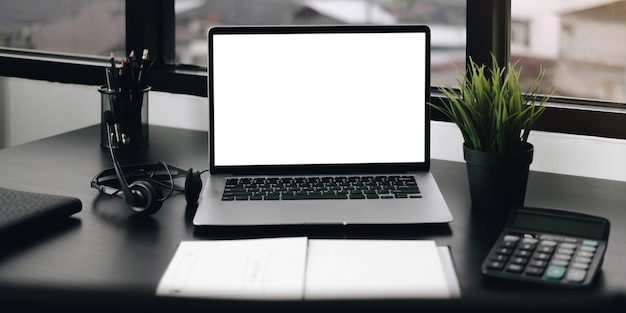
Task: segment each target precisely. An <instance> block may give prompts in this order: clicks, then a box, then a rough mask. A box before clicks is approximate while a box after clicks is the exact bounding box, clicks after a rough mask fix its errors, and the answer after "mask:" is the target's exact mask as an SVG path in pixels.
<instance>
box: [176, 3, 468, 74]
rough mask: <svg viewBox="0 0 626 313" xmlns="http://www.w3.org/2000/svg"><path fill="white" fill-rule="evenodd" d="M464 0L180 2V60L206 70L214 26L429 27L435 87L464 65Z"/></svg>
mask: <svg viewBox="0 0 626 313" xmlns="http://www.w3.org/2000/svg"><path fill="white" fill-rule="evenodd" d="M465 7H466V5H465V0H448V1H441V0H340V1H337V0H254V1H251V0H209V1H197V0H176V2H175V12H176V60H177V62H179V63H182V64H193V65H200V66H206V63H207V44H206V33H207V29H208V28H209V27H211V26H213V25H220V24H226V25H285V24H292V25H313V24H408V23H415V24H427V25H429V26H430V28H431V31H432V50H433V54H432V75H433V84H435V85H441V84H443V83H447V82H450V83H452V82H454V79H455V77H454V67H453V66H452V65H453V64H456V65H461V66H462V65H463V64H464V62H465V24H466V23H465V16H466V10H465Z"/></svg>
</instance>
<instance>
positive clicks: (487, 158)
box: [463, 143, 534, 216]
mask: <svg viewBox="0 0 626 313" xmlns="http://www.w3.org/2000/svg"><path fill="white" fill-rule="evenodd" d="M533 151H534V147H533V145H532V144H529V143H528V144H527V149H526V150H525V151H522V152H519V153H494V152H484V151H478V150H473V149H470V148H468V147H467V146H466V145H465V144H463V156H464V158H465V161H466V162H467V176H468V180H469V186H470V195H471V198H472V208H473V209H475V210H478V211H480V212H481V213H486V214H493V215H501V216H506V215H508V212H509V211H510V209H511V208H514V207H518V206H523V205H524V198H525V197H526V185H527V183H528V171H529V167H530V163H532V160H533Z"/></svg>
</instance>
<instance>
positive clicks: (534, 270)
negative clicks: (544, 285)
mask: <svg viewBox="0 0 626 313" xmlns="http://www.w3.org/2000/svg"><path fill="white" fill-rule="evenodd" d="M543 271H544V269H543V267H534V266H529V267H528V268H526V274H528V275H533V276H541V275H543Z"/></svg>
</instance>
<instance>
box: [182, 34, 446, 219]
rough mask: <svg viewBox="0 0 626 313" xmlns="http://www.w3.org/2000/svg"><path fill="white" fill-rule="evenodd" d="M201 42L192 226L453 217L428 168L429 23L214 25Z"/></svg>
mask: <svg viewBox="0 0 626 313" xmlns="http://www.w3.org/2000/svg"><path fill="white" fill-rule="evenodd" d="M208 48H209V52H208V100H209V136H208V137H209V170H210V175H209V176H208V177H207V179H206V183H205V184H204V189H203V191H202V194H201V197H200V200H199V204H198V208H197V211H196V214H195V216H194V219H193V223H194V225H196V226H263V225H389V224H432V223H436V224H439V223H449V222H451V221H452V214H451V213H450V210H449V208H448V206H447V204H446V202H445V200H444V198H443V196H442V194H441V192H440V189H439V187H438V185H437V183H436V181H435V179H434V177H433V175H432V174H431V173H430V172H429V167H430V128H429V107H428V105H427V104H426V102H427V101H429V97H430V94H429V90H430V77H429V76H430V31H429V28H428V27H427V26H423V25H394V26H374V25H356V26H354V25H351V26H348V25H345V26H330V25H328V26H269V27H268V26H216V27H213V28H211V29H209V31H208ZM372 182H375V184H376V185H375V186H371V185H369V184H370V183H372ZM344 183H355V185H354V186H352V185H351V186H348V187H345V186H343V185H342V184H344ZM396 183H399V184H400V185H401V186H395V187H387V185H391V184H396ZM340 185H341V186H340ZM381 185H382V186H381ZM378 190H382V191H381V192H380V193H376V192H377V191H378ZM359 192H360V194H359ZM374 193H376V194H374Z"/></svg>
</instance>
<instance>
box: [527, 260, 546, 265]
mask: <svg viewBox="0 0 626 313" xmlns="http://www.w3.org/2000/svg"><path fill="white" fill-rule="evenodd" d="M528 265H529V266H534V267H546V265H548V262H547V261H544V260H532V261H530V263H529V264H528Z"/></svg>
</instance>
